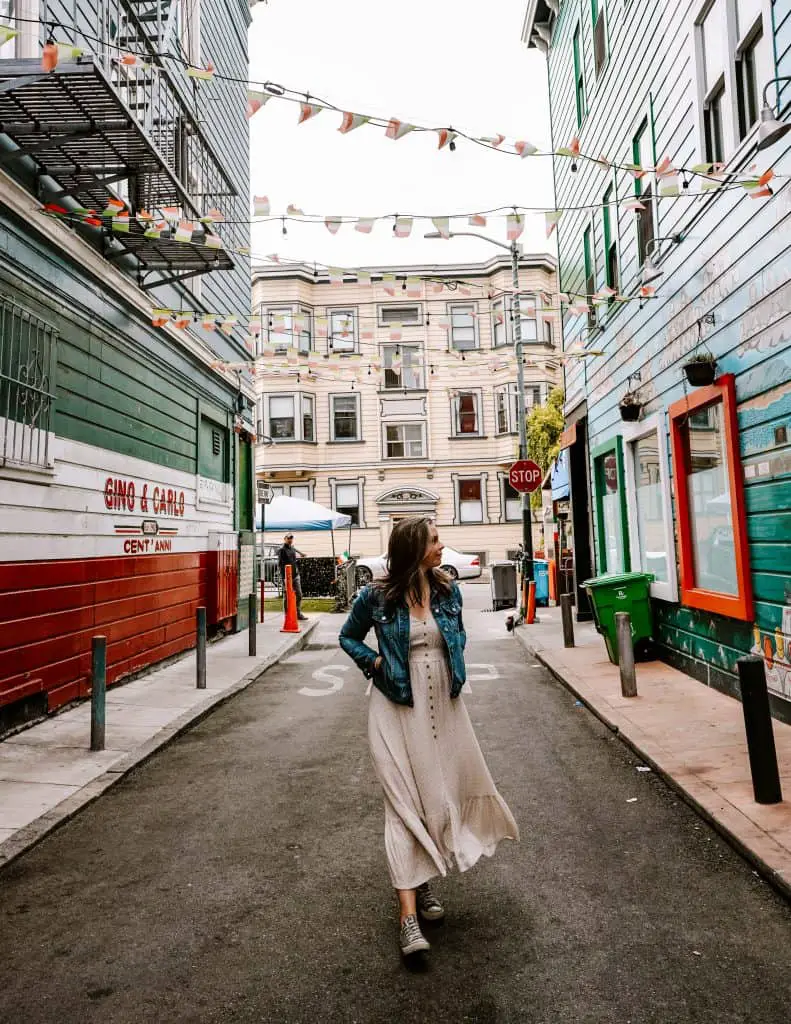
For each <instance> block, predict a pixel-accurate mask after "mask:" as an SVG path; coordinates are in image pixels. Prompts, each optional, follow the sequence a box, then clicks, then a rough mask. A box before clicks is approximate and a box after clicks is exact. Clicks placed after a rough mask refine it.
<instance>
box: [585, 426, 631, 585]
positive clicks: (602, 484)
mask: <svg viewBox="0 0 791 1024" xmlns="http://www.w3.org/2000/svg"><path fill="white" fill-rule="evenodd" d="M592 455H593V466H594V483H595V493H596V523H597V527H598V529H597V533H598V536H597V542H598V543H597V547H598V555H599V572H601V573H605V572H608V573H614V572H615V573H617V572H628V571H629V565H630V561H629V552H628V548H627V543H628V528H627V520H626V494H625V488H624V472H623V443H622V441H621V438H620V437H616V438H613V440H611V441H608V442H607V443H606V444H604V445H600V446H599V447H598V448H596V449H594V450H593V452H592Z"/></svg>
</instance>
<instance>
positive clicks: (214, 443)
mask: <svg viewBox="0 0 791 1024" xmlns="http://www.w3.org/2000/svg"><path fill="white" fill-rule="evenodd" d="M221 451H222V437H221V436H220V432H219V430H212V432H211V453H212V455H219V454H220V452H221Z"/></svg>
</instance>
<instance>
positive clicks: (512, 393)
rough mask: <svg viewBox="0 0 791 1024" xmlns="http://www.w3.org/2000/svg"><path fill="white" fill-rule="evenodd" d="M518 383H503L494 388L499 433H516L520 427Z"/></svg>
mask: <svg viewBox="0 0 791 1024" xmlns="http://www.w3.org/2000/svg"><path fill="white" fill-rule="evenodd" d="M518 405H519V403H518V398H517V390H516V384H501V385H500V386H499V387H496V388H495V389H494V420H495V429H496V432H497V433H498V434H515V433H516V432H517V430H518V429H519V414H518Z"/></svg>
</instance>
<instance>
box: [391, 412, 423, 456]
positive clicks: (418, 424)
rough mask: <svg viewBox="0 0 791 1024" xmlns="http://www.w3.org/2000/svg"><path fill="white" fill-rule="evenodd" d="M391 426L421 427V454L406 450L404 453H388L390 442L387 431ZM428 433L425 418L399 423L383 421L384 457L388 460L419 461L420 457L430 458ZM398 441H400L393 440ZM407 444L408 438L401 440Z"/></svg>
mask: <svg viewBox="0 0 791 1024" xmlns="http://www.w3.org/2000/svg"><path fill="white" fill-rule="evenodd" d="M390 427H396V428H397V427H420V444H421V448H422V454H421V455H407V454H406V452H405V453H404V454H403V455H388V454H387V446H388V444H389V443H390V442H388V440H387V431H388V428H390ZM426 442H427V434H426V423H425V420H400V421H399V422H397V423H383V424H382V459H383V460H385V461H387V462H407V461H409V460H412V461H417V460H420V459H426V458H428V451H427V447H428V446H427V443H426ZM393 443H396V444H397V443H398V442H393ZM401 443H402V444H403V445H405V446H406V443H407V442H406V439H404V440H403V441H402V442H401Z"/></svg>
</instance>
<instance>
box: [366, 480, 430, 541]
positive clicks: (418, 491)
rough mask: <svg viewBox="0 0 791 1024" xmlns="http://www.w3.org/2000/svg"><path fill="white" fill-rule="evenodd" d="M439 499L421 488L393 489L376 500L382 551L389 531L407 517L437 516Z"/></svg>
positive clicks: (388, 537)
mask: <svg viewBox="0 0 791 1024" xmlns="http://www.w3.org/2000/svg"><path fill="white" fill-rule="evenodd" d="M438 501H439V497H438V495H436V494H433V493H432V492H431V491H427V490H424V489H423V488H422V487H394V488H392V489H391V490H389V491H385V492H384V493H383V494H380V495H379V496H378V497H377V498H376V504H377V506H378V509H379V535H380V538H381V545H382V551H386V550H387V543H388V541H389V540H390V531H391V530H392V529H393V526H394V525H395V523H397V522H398V520H399V519H405V518H406V517H407V516H431V518H432V519H435V518H436V516H437V502H438Z"/></svg>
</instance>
